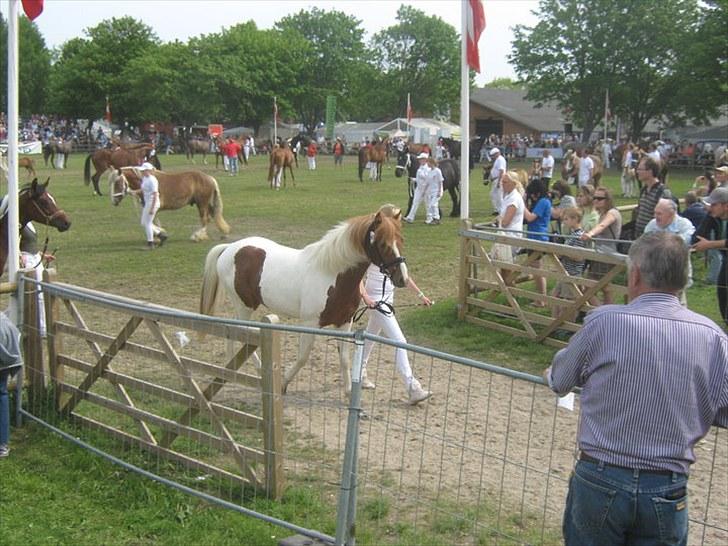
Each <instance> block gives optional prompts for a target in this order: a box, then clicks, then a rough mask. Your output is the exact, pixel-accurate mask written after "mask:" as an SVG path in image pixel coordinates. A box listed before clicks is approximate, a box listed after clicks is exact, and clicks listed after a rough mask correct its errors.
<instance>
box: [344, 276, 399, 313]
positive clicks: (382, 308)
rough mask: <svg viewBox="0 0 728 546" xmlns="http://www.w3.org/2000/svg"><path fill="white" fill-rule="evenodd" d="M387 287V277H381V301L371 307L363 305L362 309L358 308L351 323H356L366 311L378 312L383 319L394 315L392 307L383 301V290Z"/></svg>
mask: <svg viewBox="0 0 728 546" xmlns="http://www.w3.org/2000/svg"><path fill="white" fill-rule="evenodd" d="M386 287H387V275H384V277H382V299H380V300H379V301H377V302H375V303H374V306H373V307H369V306H368V305H364V306H363V307H361V308H359V309H358V310H357V312H356V313H355V314H354V318H353V321H354V322H358V321H359V319H360V318H361V317H362V316H364V313H366V312H367V310H369V309H372V310H373V311H378V312H380V313H381V314H382V315H384V316H385V317H391V316H392V315H394V306H393V305H392V304H391V303H389V302H387V301H384V290H385V288H386Z"/></svg>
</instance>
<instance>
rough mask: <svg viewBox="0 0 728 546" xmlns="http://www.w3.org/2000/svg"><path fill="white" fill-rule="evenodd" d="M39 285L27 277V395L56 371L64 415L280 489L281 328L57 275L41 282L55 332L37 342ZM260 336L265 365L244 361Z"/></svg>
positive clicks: (206, 471) (189, 463) (186, 462)
mask: <svg viewBox="0 0 728 546" xmlns="http://www.w3.org/2000/svg"><path fill="white" fill-rule="evenodd" d="M46 280H47V281H48V282H52V280H51V279H49V278H47V279H46ZM35 290H36V285H34V284H32V283H26V290H25V292H26V294H25V317H26V324H28V325H29V327H28V328H26V331H27V332H28V335H27V338H28V339H27V340H26V355H27V359H26V360H27V362H26V368H27V373H28V375H29V379H30V381H29V384H30V388H29V394H30V398H31V400H33V399H35V400H40V399H42V398H43V396H42V394H43V393H42V392H39V391H43V392H47V389H46V382H47V381H46V379H47V377H48V376H49V377H50V386H51V387H52V392H53V393H54V397H53V404H52V406H53V407H54V408H55V411H56V416H57V417H62V418H64V419H66V420H70V421H71V422H73V423H77V424H79V425H81V426H82V428H90V429H96V430H100V431H103V433H104V434H105V435H106V436H110V437H111V438H113V439H115V440H116V441H119V442H121V443H122V445H123V446H124V447H125V448H128V447H132V446H133V447H135V448H140V449H142V450H144V451H146V452H149V453H152V454H154V455H155V456H156V457H158V458H165V459H168V460H171V461H176V462H177V463H178V464H180V465H181V466H182V467H183V468H184V469H185V472H190V473H198V475H199V476H202V478H198V479H207V478H208V477H211V476H214V477H217V478H221V479H222V480H225V481H226V482H231V483H232V484H233V485H235V486H242V487H248V486H251V487H254V488H255V489H256V490H263V491H265V493H266V494H267V495H268V496H269V497H272V498H278V497H280V495H281V494H282V491H283V446H282V442H283V436H282V416H283V402H282V388H281V363H280V339H279V335H278V333H277V332H275V331H274V330H269V329H265V328H261V329H258V328H252V327H245V326H241V325H237V324H230V323H229V321H228V323H225V321H222V320H220V319H213V318H211V317H205V316H202V315H197V314H194V313H187V312H180V311H178V310H175V309H171V308H167V307H162V306H158V305H151V304H148V303H145V302H141V301H137V300H132V299H129V298H124V297H120V296H114V295H110V294H105V293H101V292H97V291H93V290H89V289H85V288H81V287H78V286H71V285H68V284H63V283H56V282H53V283H52V284H51V285H50V287H48V288H46V289H45V301H46V304H45V309H46V315H47V316H46V321H47V330H48V336H47V340H46V343H44V344H41V343H40V337H39V336H38V333H37V328H36V325H37V308H36V302H37V298H36V295H35ZM263 322H268V323H275V322H277V318H276V317H275V316H268V317H265V319H264V321H263ZM200 336H207V337H206V339H205V340H204V343H202V342H200V341H198V339H199V337H200ZM188 340H191V341H188ZM233 343H236V344H237V346H239V348H238V349H237V350H234V349H232V347H233ZM43 348H45V350H46V351H47V360H46V359H44V358H43V357H42V352H43ZM258 348H260V351H259V354H260V367H259V368H252V369H253V370H255V371H256V372H258V373H250V372H245V371H242V370H241V367H242V365H243V364H244V363H245V362H246V361H248V360H249V359H250V357H251V355H253V353H254V352H255V351H256V349H258ZM28 349H29V350H28ZM45 362H47V363H48V371H47V372H46V371H45V370H44V369H43V368H44V367H45V366H44V363H45ZM31 411H33V408H32V403H31Z"/></svg>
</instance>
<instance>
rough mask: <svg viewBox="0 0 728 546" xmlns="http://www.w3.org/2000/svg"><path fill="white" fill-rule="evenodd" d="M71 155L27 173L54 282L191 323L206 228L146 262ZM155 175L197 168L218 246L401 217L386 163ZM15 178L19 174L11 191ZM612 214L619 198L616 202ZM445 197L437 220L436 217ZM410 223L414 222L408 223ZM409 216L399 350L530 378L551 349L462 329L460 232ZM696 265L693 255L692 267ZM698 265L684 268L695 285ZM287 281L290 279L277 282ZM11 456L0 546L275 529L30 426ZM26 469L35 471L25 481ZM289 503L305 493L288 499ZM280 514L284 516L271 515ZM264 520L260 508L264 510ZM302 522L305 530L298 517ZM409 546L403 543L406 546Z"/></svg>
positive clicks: (708, 309) (251, 537) (126, 217)
mask: <svg viewBox="0 0 728 546" xmlns="http://www.w3.org/2000/svg"><path fill="white" fill-rule="evenodd" d="M84 160H85V155H83V156H82V155H80V154H77V155H74V156H72V157H71V158H70V160H69V168H68V169H67V170H64V171H53V170H51V169H50V168H44V167H42V166H41V167H40V168H39V169H38V170H39V176H40V177H42V178H43V179H45V177H47V176H50V177H51V185H50V186H49V190H50V191H51V192H52V193H53V195H54V196H55V197H56V200H57V202H58V204H59V206H61V207H62V208H64V209H65V210H66V211H67V213H68V214H69V215H70V217H71V219H72V222H73V225H72V227H71V229H70V231H68V232H66V233H62V234H61V233H58V232H56V231H54V230H46V229H45V228H42V227H41V228H40V229H39V234H40V237H41V239H42V238H45V236H46V235H48V236H49V238H50V241H49V244H48V250H49V251H52V250H56V249H57V252H56V255H57V262H56V267H57V270H58V274H59V279H60V280H61V281H64V282H69V283H73V284H78V285H82V286H85V287H89V288H94V289H99V290H104V291H108V292H112V293H115V294H120V295H125V296H129V297H133V298H136V299H141V300H146V301H150V302H153V303H159V304H163V305H169V306H173V307H177V308H181V309H185V310H191V311H196V310H197V305H198V299H199V285H200V281H201V273H202V266H203V262H204V257H205V254H206V253H207V251H208V250H209V249H210V248H211V247H212V246H213V245H214V244H217V243H218V242H219V239H220V235H219V233H217V231H216V230H215V228H214V227H211V228H210V234H211V239H210V241H208V242H203V243H194V242H192V241H191V240H190V238H189V237H190V235H191V234H192V232H193V231H194V230H196V229H197V226H198V220H197V213H196V210H195V209H193V208H188V209H184V210H179V211H174V212H162V213H161V214H160V219H161V222H162V224H163V225H164V227H165V228H166V229H167V230H168V232H169V235H170V239H169V240H168V241H167V243H166V244H165V246H164V247H162V248H160V249H157V250H155V251H153V252H148V251H146V250H145V249H144V235H143V230H142V228H141V226H140V225H139V209H138V207H137V206H135V205H134V204H133V203H132V202H131V201H130V200H129V199H128V198H127V199H126V200H124V201H123V202H122V203H121V205H120V206H119V207H113V206H112V205H111V203H110V199H109V197H108V193H109V189H108V187H107V186H106V185H105V182H106V178H105V177H104V178H103V179H102V191H103V192H104V196H103V197H95V196H93V195H92V191H91V188H90V187H89V186H85V185H84V184H83V178H82V171H83V161H84ZM161 161H162V165H163V167H164V168H165V170H170V171H175V170H182V169H186V168H200V169H202V170H204V171H206V172H209V173H210V174H213V175H214V176H217V178H218V181H219V184H220V187H221V190H222V195H223V199H224V204H225V211H224V215H225V218H226V219H227V221H228V223H229V224H230V225H231V226H232V234H231V235H230V237H229V239H230V240H232V239H237V238H240V237H243V236H248V235H262V236H266V237H269V238H271V239H274V240H276V241H278V242H281V243H284V244H288V245H292V246H303V245H305V244H307V243H310V242H313V241H315V240H317V239H319V238H320V237H321V236H323V234H324V233H325V232H326V231H327V230H328V229H329V228H330V227H331V226H333V225H334V224H336V223H337V222H339V221H340V220H343V219H345V218H348V217H351V216H355V215H360V214H366V213H368V212H372V211H374V210H376V209H377V208H378V207H379V206H380V205H381V204H383V203H388V202H392V203H396V204H398V205H401V206H403V207H404V206H406V198H407V189H406V183H405V181H404V180H403V179H398V178H395V177H394V169H393V164H391V163H390V164H389V165H387V166H385V168H384V174H383V182H381V183H370V182H364V183H360V182H359V181H358V179H357V176H356V164H355V161H356V160H355V158H354V157H351V156H349V157H347V158H346V159H345V162H344V167H343V169H335V168H334V166H333V158H331V157H328V156H323V157H319V161H318V169H317V170H316V171H308V170H307V169H306V167H305V164H303V162H302V165H301V168H299V169H297V170H295V175H296V186H295V187H293V186H292V183H291V181H290V180H289V181H288V187H287V188H286V189H284V190H281V191H278V192H276V191H271V190H270V189H269V187H268V183H267V181H266V177H267V157H261V156H258V157H256V158H253V160H252V161H251V164H250V166H248V167H243V168H242V171H241V173H240V174H239V175H238V176H235V177H231V176H228V175H227V174H226V173H224V172H223V171H222V170H215V168H214V166H205V165H200V164H198V165H196V166H192V165H191V164H190V163H189V162H188V161H187V160H185V159H184V157H180V156H162V157H161ZM696 174H697V173H692V172H678V173H674V174H673V176H672V177H671V186H672V187H673V190H674V191H675V192H676V193H677V194H678V195H681V194H682V193H684V191H685V190H686V189H687V188H688V186H689V185H690V184H691V183H692V180H693V177H694V176H695V175H696ZM481 179H482V177H481V173H480V167H478V168H477V169H476V170H475V171H473V172H472V174H471V180H472V185H471V201H470V202H471V218H473V219H474V220H475V221H483V220H486V219H490V218H492V217H491V216H490V212H491V211H490V202H489V198H488V188H486V187H484V186H483V184H482V182H481ZM22 180H26V177H25V176H24V175H21V181H22ZM606 184H607V185H609V186H610V187H612V188H613V189H617V188H618V173H617V171H616V170H612V171H610V172H609V173H608V174H607V176H606ZM624 203H626V202H625V201H623V200H619V204H624ZM450 206H451V205H450V200H449V197H448V196H447V195H446V196H445V197H444V198H443V201H442V208H443V210H444V211H449V210H450ZM421 214H423V212H421ZM422 219H423V218H422V217H420V219H419V220H420V221H419V222H418V223H416V224H412V225H406V226H404V228H403V229H404V230H405V255H406V257H407V263H408V266H409V268H410V272H411V273H412V274H413V276H414V277H415V279H417V283H418V284H419V285H420V287H421V288H422V289H423V290H424V291H425V293H427V295H428V296H430V297H431V298H432V299H434V300H435V302H436V303H435V305H434V307H433V308H432V309H423V308H422V307H417V306H416V303H417V301H416V298H414V296H413V295H412V294H410V293H405V292H406V291H400V293H399V294H398V312H399V316H400V317H401V322H402V326H403V330H404V331H405V332H406V334H407V336H408V339H409V341H410V342H413V343H418V344H421V345H425V346H429V347H434V348H437V349H440V350H444V351H448V352H452V353H456V354H459V355H463V356H468V357H472V358H475V359H477V360H481V361H485V362H488V363H492V364H497V365H501V366H505V367H511V368H515V369H518V370H522V371H526V372H530V373H534V374H538V373H540V371H541V370H542V369H543V368H544V367H546V366H547V365H548V363H549V361H550V359H551V357H552V355H553V352H554V350H553V349H551V348H548V347H544V346H541V345H537V344H533V343H530V342H528V341H525V340H524V341H520V342H519V343H514V342H513V338H512V337H511V336H508V335H504V334H499V333H496V332H491V331H486V330H482V329H479V328H476V327H474V326H471V325H468V324H463V323H460V322H458V321H457V319H456V310H455V296H456V284H457V275H458V252H459V240H458V230H459V227H460V220H459V219H456V218H449V217H445V218H444V219H443V223H442V224H441V225H440V226H426V225H424V224H423V223H422V221H421V220H422ZM696 258H697V257H696ZM701 263H702V261H701V260H700V259H696V260H695V264H696V273H695V276H696V279H698V280H699V279H701V278H702V275H703V269H702V267H701ZM291 282H295V279H291ZM688 301H689V304H690V307H691V308H693V309H695V310H698V311H699V312H702V313H704V314H706V315H708V316H710V317H711V318H713V319H714V320H718V312H717V304H716V302H715V290H714V288H713V287H709V286H704V285H703V284H702V283H701V282H696V285H695V286H694V287H693V288H691V289H690V290H689V292H688ZM12 450H13V452H12V454H11V457H10V458H8V459H5V460H3V461H0V466H2V468H1V469H0V470H1V471H2V474H3V479H2V480H0V514H3V515H2V516H0V517H1V518H2V522H3V523H2V525H0V543H3V544H47V543H49V542H52V543H58V544H71V543H76V544H110V543H114V544H152V543H154V544H182V543H190V542H195V541H197V542H199V543H204V544H241V543H242V544H256V545H257V544H261V545H263V544H274V543H276V542H277V538H273V537H276V536H277V537H278V538H280V536H286V535H287V534H288V533H281V530H280V529H277V528H273V527H271V526H269V525H266V524H259V523H257V522H253V521H250V520H249V519H248V518H244V517H239V516H237V515H236V514H232V513H228V512H224V511H221V510H217V509H213V508H210V507H209V506H208V505H206V504H204V503H200V502H197V501H195V500H193V499H190V498H188V497H186V496H184V495H181V494H178V493H173V492H170V491H168V490H166V489H165V488H163V487H161V486H158V485H156V484H153V483H150V482H149V481H147V480H144V479H142V478H139V477H136V476H132V475H129V474H128V473H126V472H125V471H122V470H120V469H119V468H118V467H115V466H113V465H110V464H107V463H105V462H103V461H99V460H98V459H97V458H96V457H94V456H92V455H89V454H86V453H83V452H81V451H80V450H78V449H76V448H73V447H71V446H68V445H66V444H65V443H63V442H61V441H59V440H58V439H56V438H55V437H54V436H52V435H50V434H48V433H46V432H44V431H43V430H40V429H38V428H37V427H34V426H26V427H24V428H23V429H22V430H13V436H12ZM39 469H40V471H39ZM290 494H291V495H305V491H300V490H299V491H292V492H290ZM292 505H295V506H307V507H308V509H309V510H311V511H312V512H313V513H315V512H316V511H317V510H320V511H321V513H320V514H319V515H317V516H315V517H314V521H316V519H318V520H319V521H320V524H319V525H318V528H319V529H322V530H324V531H326V532H333V529H332V528H331V524H332V521H333V518H332V517H331V516H330V514H328V513H326V511H325V510H324V509H323V507H320V506H317V505H316V503H315V501H312V502H310V503H302V502H301V501H300V498H299V499H298V502H296V503H292ZM278 510H279V513H281V514H285V513H286V510H287V504H286V503H285V502H284V503H282V504H281V505H280V507H279V508H278ZM267 511H268V512H270V511H271V509H270V507H267ZM309 520H311V518H309ZM417 540H418V538H417V537H414V538H413V542H412V543H413V544H417V543H418V542H417Z"/></svg>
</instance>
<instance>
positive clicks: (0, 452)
mask: <svg viewBox="0 0 728 546" xmlns="http://www.w3.org/2000/svg"><path fill="white" fill-rule="evenodd" d="M9 454H10V448H9V447H8V446H6V445H5V444H3V445H1V446H0V457H7V456H8V455H9Z"/></svg>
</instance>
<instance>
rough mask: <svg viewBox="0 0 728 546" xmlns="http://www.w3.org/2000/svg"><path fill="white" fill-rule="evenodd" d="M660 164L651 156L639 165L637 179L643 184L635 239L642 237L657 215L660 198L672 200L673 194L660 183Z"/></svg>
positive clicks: (635, 224)
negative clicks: (656, 209) (656, 207)
mask: <svg viewBox="0 0 728 546" xmlns="http://www.w3.org/2000/svg"><path fill="white" fill-rule="evenodd" d="M659 174H660V164H659V163H657V162H656V161H655V160H653V159H652V158H651V157H649V156H645V157H643V158H642V159H641V160H640V162H639V165H637V178H638V179H639V180H640V183H641V184H642V189H641V190H640V199H639V202H638V204H637V217H636V218H635V221H634V237H635V239H636V238H637V237H639V236H640V235H642V234H643V233H644V231H645V226H647V224H648V223H649V221H650V220H652V218H653V216H654V214H655V206H656V205H657V202H658V201H659V200H660V198H662V197H665V198H671V197H672V193H671V192H670V190H669V189H667V188H666V187H665V184H663V183H662V182H660V179H659V178H658V175H659Z"/></svg>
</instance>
